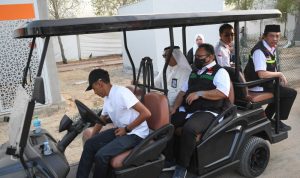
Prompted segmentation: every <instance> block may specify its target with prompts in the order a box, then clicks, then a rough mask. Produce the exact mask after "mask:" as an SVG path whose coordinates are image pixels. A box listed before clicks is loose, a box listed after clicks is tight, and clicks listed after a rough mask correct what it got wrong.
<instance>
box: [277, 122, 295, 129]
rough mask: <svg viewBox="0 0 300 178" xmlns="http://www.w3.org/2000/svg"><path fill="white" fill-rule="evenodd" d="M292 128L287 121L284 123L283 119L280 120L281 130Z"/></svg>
mask: <svg viewBox="0 0 300 178" xmlns="http://www.w3.org/2000/svg"><path fill="white" fill-rule="evenodd" d="M291 129H292V127H291V126H288V125H286V124H285V123H283V122H282V121H279V130H280V131H289V130H291Z"/></svg>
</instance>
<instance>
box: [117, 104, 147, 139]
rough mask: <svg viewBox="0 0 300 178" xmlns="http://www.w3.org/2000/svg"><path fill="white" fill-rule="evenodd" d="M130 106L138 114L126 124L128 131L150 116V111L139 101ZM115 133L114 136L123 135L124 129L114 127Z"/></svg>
mask: <svg viewBox="0 0 300 178" xmlns="http://www.w3.org/2000/svg"><path fill="white" fill-rule="evenodd" d="M132 108H133V109H135V110H136V111H137V112H138V113H139V116H138V117H137V118H136V119H135V120H134V121H133V122H131V123H130V124H128V125H127V126H126V128H127V130H129V131H131V130H133V129H134V128H135V127H137V126H138V125H140V124H141V123H142V122H144V121H145V120H147V119H148V118H149V117H150V116H151V113H150V111H149V110H148V109H147V108H146V107H145V106H144V105H143V104H142V103H141V102H137V103H136V104H135V105H133V106H132ZM115 134H116V136H122V135H125V134H126V129H125V128H118V129H116V131H115Z"/></svg>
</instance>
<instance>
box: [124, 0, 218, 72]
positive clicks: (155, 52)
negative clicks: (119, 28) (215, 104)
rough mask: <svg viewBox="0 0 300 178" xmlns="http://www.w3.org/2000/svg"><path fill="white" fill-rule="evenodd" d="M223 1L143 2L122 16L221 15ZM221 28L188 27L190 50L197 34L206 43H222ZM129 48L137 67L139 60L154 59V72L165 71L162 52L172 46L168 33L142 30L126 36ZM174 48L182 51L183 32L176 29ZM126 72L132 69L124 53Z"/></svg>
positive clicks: (168, 0)
mask: <svg viewBox="0 0 300 178" xmlns="http://www.w3.org/2000/svg"><path fill="white" fill-rule="evenodd" d="M223 9H224V0H210V1H204V0H202V1H199V0H188V1H182V0H163V1H162V0H143V1H141V2H139V3H136V4H133V5H128V6H125V7H122V8H120V9H119V15H130V14H131V15H132V14H162V13H188V12H209V11H222V10H223ZM219 26H220V25H206V26H196V27H187V29H186V35H187V36H186V37H187V50H189V49H190V48H191V47H192V46H193V41H194V36H195V34H198V33H201V34H203V35H204V38H205V41H206V42H207V43H210V44H212V45H215V44H216V43H217V41H218V40H219V31H218V30H219ZM127 38H128V39H127V41H128V48H129V51H130V52H131V55H132V58H133V60H134V63H135V67H136V68H138V67H139V63H140V60H141V59H142V58H143V57H145V56H149V57H150V58H151V59H153V67H154V71H156V72H157V71H160V70H161V69H162V68H163V65H164V60H163V58H162V52H163V49H164V48H165V47H166V46H169V45H170V38H169V29H159V30H148V31H147V30H142V31H134V32H127ZM174 44H175V45H178V46H181V47H182V35H181V28H175V29H174ZM123 58H124V68H125V69H130V68H131V65H130V62H129V60H128V57H127V55H126V52H125V50H124V49H123Z"/></svg>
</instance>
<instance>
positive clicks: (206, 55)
mask: <svg viewBox="0 0 300 178" xmlns="http://www.w3.org/2000/svg"><path fill="white" fill-rule="evenodd" d="M208 56H209V54H205V55H195V59H205V58H207V57H208Z"/></svg>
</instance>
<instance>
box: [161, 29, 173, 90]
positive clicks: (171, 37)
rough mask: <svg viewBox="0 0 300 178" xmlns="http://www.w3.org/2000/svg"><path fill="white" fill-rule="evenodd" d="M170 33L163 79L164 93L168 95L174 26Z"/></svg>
mask: <svg viewBox="0 0 300 178" xmlns="http://www.w3.org/2000/svg"><path fill="white" fill-rule="evenodd" d="M169 35H170V52H168V53H167V60H166V62H165V65H164V69H163V81H164V94H165V95H166V96H167V95H168V86H167V75H166V71H167V68H168V65H169V62H170V58H171V56H172V52H173V49H174V33H173V28H172V27H170V28H169Z"/></svg>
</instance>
